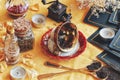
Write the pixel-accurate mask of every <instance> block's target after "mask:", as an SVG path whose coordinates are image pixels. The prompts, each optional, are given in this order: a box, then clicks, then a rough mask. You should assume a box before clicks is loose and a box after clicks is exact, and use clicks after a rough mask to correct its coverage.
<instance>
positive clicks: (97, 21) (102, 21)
mask: <svg viewBox="0 0 120 80" xmlns="http://www.w3.org/2000/svg"><path fill="white" fill-rule="evenodd" d="M91 12H92V10H91V9H90V10H89V12H88V14H87V15H86V17H85V19H84V22H85V23H88V24H92V25H95V26H98V27H100V28H103V27H111V28H117V29H118V28H119V26H118V25H115V24H112V23H109V22H108V20H109V17H110V16H111V12H109V11H107V12H105V13H100V16H99V18H97V17H96V16H94V15H91Z"/></svg>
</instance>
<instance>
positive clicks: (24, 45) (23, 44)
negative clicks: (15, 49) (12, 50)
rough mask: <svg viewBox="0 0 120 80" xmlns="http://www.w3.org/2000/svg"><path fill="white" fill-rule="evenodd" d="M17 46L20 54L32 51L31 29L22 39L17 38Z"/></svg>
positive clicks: (32, 37)
mask: <svg viewBox="0 0 120 80" xmlns="http://www.w3.org/2000/svg"><path fill="white" fill-rule="evenodd" d="M18 45H19V47H20V52H25V51H28V50H31V49H33V45H34V35H33V32H32V30H31V29H30V30H29V31H28V32H27V33H26V34H25V35H24V36H23V37H22V36H20V37H18Z"/></svg>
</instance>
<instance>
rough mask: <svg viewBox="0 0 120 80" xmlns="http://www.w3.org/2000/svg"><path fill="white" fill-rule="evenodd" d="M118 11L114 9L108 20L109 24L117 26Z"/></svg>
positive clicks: (119, 19)
mask: <svg viewBox="0 0 120 80" xmlns="http://www.w3.org/2000/svg"><path fill="white" fill-rule="evenodd" d="M119 16H120V9H116V10H115V12H113V13H112V14H111V16H110V18H109V20H108V22H109V23H112V24H116V25H119V24H120V17H119Z"/></svg>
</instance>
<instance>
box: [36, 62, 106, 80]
mask: <svg viewBox="0 0 120 80" xmlns="http://www.w3.org/2000/svg"><path fill="white" fill-rule="evenodd" d="M44 65H45V66H48V67H53V68H59V69H64V70H68V71H64V72H59V73H48V74H42V75H38V80H41V79H43V78H49V77H53V76H57V75H60V74H65V73H69V72H80V73H84V74H88V75H91V76H92V77H93V78H95V79H96V80H104V79H100V78H98V77H97V76H96V75H95V73H94V72H89V71H88V70H87V69H86V68H80V69H73V68H69V67H65V66H62V65H59V64H56V63H52V62H45V64H44Z"/></svg>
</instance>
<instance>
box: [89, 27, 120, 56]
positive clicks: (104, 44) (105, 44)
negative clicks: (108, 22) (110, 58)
mask: <svg viewBox="0 0 120 80" xmlns="http://www.w3.org/2000/svg"><path fill="white" fill-rule="evenodd" d="M100 29H101V28H99V29H98V30H97V31H96V32H95V33H93V34H92V35H91V36H90V37H89V38H88V39H87V40H88V42H90V43H92V44H94V45H96V46H98V47H100V48H102V49H104V50H106V51H109V52H110V53H112V54H114V55H116V56H118V57H120V51H116V50H114V49H111V48H110V47H109V44H110V43H111V41H108V42H104V41H103V40H101V38H100V36H99V31H100ZM114 30H115V32H117V30H116V29H114Z"/></svg>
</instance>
